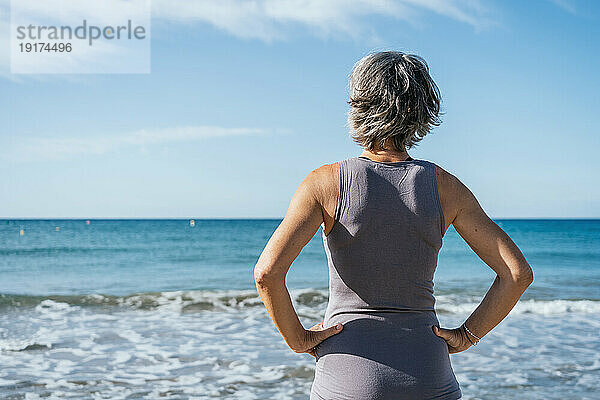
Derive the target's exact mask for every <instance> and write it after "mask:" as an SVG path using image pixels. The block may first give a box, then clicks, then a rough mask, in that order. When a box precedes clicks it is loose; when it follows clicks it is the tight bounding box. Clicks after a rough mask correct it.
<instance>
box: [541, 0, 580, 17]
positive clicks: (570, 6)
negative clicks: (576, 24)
mask: <svg viewBox="0 0 600 400" xmlns="http://www.w3.org/2000/svg"><path fill="white" fill-rule="evenodd" d="M548 1H550V2H551V3H554V5H556V6H558V7H560V8H562V9H563V10H565V11H567V12H569V13H571V14H575V13H576V12H577V10H576V9H575V3H574V2H573V1H571V0H548Z"/></svg>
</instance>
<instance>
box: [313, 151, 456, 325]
mask: <svg viewBox="0 0 600 400" xmlns="http://www.w3.org/2000/svg"><path fill="white" fill-rule="evenodd" d="M339 169H340V194H339V198H338V203H337V208H336V212H335V223H334V226H333V229H332V231H331V232H330V233H329V235H327V236H325V234H323V242H324V244H325V252H326V254H327V259H328V263H329V289H330V297H329V302H328V305H327V310H326V313H325V321H326V323H325V326H328V325H327V321H329V320H330V319H331V318H332V317H334V316H336V315H339V314H342V313H365V312H366V313H371V312H410V311H435V308H434V306H435V297H434V294H433V292H434V290H433V285H434V284H433V276H434V272H435V269H436V266H437V259H438V253H439V250H440V248H441V247H442V237H443V235H444V226H445V223H444V214H443V212H442V206H441V203H440V199H439V195H438V187H437V178H436V166H435V164H434V163H432V162H430V161H425V160H418V159H417V160H412V161H401V162H393V163H383V162H377V161H372V160H369V159H367V158H363V157H354V158H349V159H346V160H343V161H340V162H339Z"/></svg>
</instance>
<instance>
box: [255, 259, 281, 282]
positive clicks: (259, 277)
mask: <svg viewBox="0 0 600 400" xmlns="http://www.w3.org/2000/svg"><path fill="white" fill-rule="evenodd" d="M279 279H280V277H279V276H278V274H275V273H274V272H273V271H272V270H271V269H270V268H268V267H265V266H262V265H260V264H257V265H256V266H255V267H254V282H255V283H256V286H259V287H265V286H270V285H271V284H272V283H273V282H276V281H278V280H279Z"/></svg>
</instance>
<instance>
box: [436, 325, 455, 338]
mask: <svg viewBox="0 0 600 400" xmlns="http://www.w3.org/2000/svg"><path fill="white" fill-rule="evenodd" d="M433 333H435V334H436V335H437V336H439V337H441V338H442V339H445V340H452V339H453V338H454V334H453V332H452V331H451V330H450V329H445V328H440V327H437V326H435V325H434V326H433Z"/></svg>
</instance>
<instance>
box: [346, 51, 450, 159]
mask: <svg viewBox="0 0 600 400" xmlns="http://www.w3.org/2000/svg"><path fill="white" fill-rule="evenodd" d="M349 103H350V106H351V108H350V112H349V113H348V124H349V126H350V129H351V132H352V138H353V139H354V141H356V142H357V143H358V144H360V145H361V146H362V147H364V148H367V149H369V150H374V149H383V148H384V147H385V145H386V144H388V143H389V146H393V147H394V148H395V149H396V150H398V151H401V152H404V151H405V150H406V149H408V148H411V147H413V146H414V145H416V144H417V142H419V141H420V140H421V139H423V137H424V136H425V135H427V133H429V131H430V130H431V128H432V127H434V126H438V125H439V124H440V123H441V121H440V119H439V114H440V92H439V89H438V87H437V85H436V84H435V82H434V81H433V79H432V78H431V76H430V75H429V67H428V66H427V63H426V62H425V60H423V59H422V58H421V57H419V56H416V55H413V54H405V53H401V52H397V51H385V52H378V53H372V54H369V55H367V56H365V57H364V58H362V59H361V60H360V61H359V62H358V63H356V65H355V66H354V69H353V70H352V74H351V75H350V101H349Z"/></svg>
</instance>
